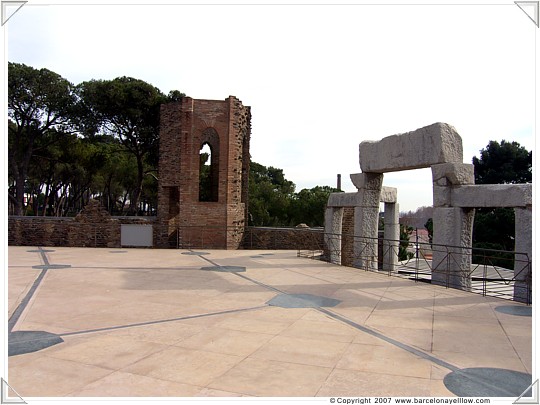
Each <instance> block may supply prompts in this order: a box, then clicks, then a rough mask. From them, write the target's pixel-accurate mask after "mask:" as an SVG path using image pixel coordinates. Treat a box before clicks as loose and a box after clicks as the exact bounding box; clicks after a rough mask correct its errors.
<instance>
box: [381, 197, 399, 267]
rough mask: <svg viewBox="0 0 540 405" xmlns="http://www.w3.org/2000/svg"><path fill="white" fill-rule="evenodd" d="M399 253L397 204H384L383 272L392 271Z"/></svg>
mask: <svg viewBox="0 0 540 405" xmlns="http://www.w3.org/2000/svg"><path fill="white" fill-rule="evenodd" d="M398 252H399V204H396V203H384V242H383V270H386V271H394V270H395V269H396V265H397V262H398Z"/></svg>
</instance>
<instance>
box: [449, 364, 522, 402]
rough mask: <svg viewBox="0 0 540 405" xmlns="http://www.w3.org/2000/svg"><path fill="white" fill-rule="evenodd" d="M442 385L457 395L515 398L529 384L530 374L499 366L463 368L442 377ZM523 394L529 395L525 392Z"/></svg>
mask: <svg viewBox="0 0 540 405" xmlns="http://www.w3.org/2000/svg"><path fill="white" fill-rule="evenodd" d="M443 381H444V385H445V386H446V388H448V390H450V391H451V392H452V393H454V394H455V395H457V396H459V397H513V398H517V397H519V396H520V395H522V394H524V393H525V390H527V388H529V387H530V386H531V383H532V376H531V375H530V374H526V373H520V372H518V371H513V370H505V369H501V368H488V367H478V368H465V369H462V370H458V371H454V372H452V373H450V374H447V375H446V377H444V380H443ZM524 396H530V392H529V393H525V395H524Z"/></svg>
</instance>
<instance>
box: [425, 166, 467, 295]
mask: <svg viewBox="0 0 540 405" xmlns="http://www.w3.org/2000/svg"><path fill="white" fill-rule="evenodd" d="M431 171H432V176H433V206H434V213H433V262H432V263H433V269H432V273H431V282H432V284H437V285H444V286H448V287H453V288H460V289H464V290H469V289H470V287H471V278H470V272H471V257H472V255H471V253H472V251H471V247H472V227H473V221H474V208H461V207H453V206H452V201H451V192H452V187H453V186H459V185H466V184H474V167H473V165H471V164H464V163H443V164H439V165H434V166H432V167H431Z"/></svg>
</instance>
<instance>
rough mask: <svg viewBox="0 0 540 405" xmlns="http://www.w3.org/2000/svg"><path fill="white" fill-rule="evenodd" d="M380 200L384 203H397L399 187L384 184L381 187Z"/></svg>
mask: <svg viewBox="0 0 540 405" xmlns="http://www.w3.org/2000/svg"><path fill="white" fill-rule="evenodd" d="M379 201H380V202H382V203H396V202H397V188H395V187H386V186H383V187H382V189H381V196H380V198H379ZM385 212H386V210H385Z"/></svg>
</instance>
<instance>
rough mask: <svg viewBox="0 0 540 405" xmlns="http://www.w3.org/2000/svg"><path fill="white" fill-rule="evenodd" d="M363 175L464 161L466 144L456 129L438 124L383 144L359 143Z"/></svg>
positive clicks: (390, 137) (385, 141)
mask: <svg viewBox="0 0 540 405" xmlns="http://www.w3.org/2000/svg"><path fill="white" fill-rule="evenodd" d="M359 155H360V168H361V169H362V172H372V173H385V172H394V171H401V170H412V169H421V168H425V167H430V166H433V165H436V164H440V163H461V162H463V144H462V140H461V137H460V136H459V134H458V133H457V132H456V130H455V129H454V127H452V126H451V125H448V124H445V123H440V122H438V123H435V124H432V125H429V126H427V127H423V128H420V129H417V130H415V131H411V132H408V133H405V134H398V135H392V136H388V137H385V138H383V139H381V140H380V141H364V142H361V143H360V148H359Z"/></svg>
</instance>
